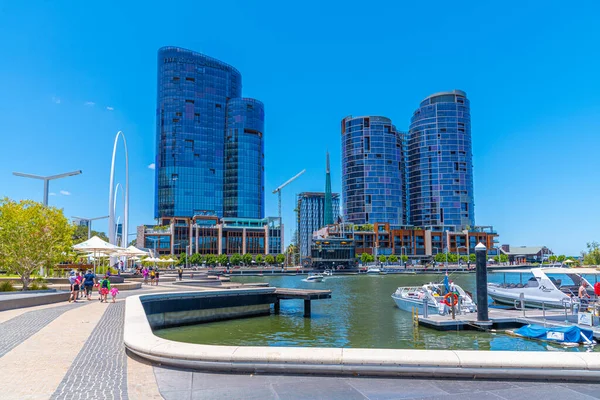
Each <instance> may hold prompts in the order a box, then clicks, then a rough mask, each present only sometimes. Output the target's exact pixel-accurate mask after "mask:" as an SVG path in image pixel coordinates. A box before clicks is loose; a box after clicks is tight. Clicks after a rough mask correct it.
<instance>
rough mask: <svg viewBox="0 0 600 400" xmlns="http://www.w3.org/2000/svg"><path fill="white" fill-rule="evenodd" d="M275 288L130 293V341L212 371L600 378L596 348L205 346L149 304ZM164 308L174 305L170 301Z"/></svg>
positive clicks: (140, 351)
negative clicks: (164, 329)
mask: <svg viewBox="0 0 600 400" xmlns="http://www.w3.org/2000/svg"><path fill="white" fill-rule="evenodd" d="M268 289H271V288H261V289H241V290H240V289H229V290H226V291H223V290H215V291H206V292H202V293H197V292H185V293H174V294H171V293H169V294H153V295H141V296H133V297H129V298H128V299H127V305H126V311H125V331H124V341H125V346H126V347H127V349H128V350H129V351H131V352H133V353H135V354H137V355H139V356H141V357H143V358H146V359H148V360H151V361H153V362H158V363H161V364H165V365H170V366H174V367H180V368H191V369H197V370H205V371H226V372H245V373H248V372H250V373H252V372H269V373H289V374H319V375H323V374H328V375H357V374H359V375H372V376H407V377H437V378H441V377H447V378H486V379H513V380H514V379H545V380H581V381H595V382H597V381H598V380H599V379H600V356H599V355H598V354H594V353H544V352H516V351H514V352H511V351H454V350H400V349H347V348H316V347H311V348H307V347H261V346H215V345H202V344H190V343H181V342H174V341H169V340H165V339H161V338H159V337H157V336H155V335H154V334H153V332H152V327H151V323H150V320H152V319H153V318H154V317H152V316H151V315H152V314H156V313H153V312H152V310H151V311H150V314H149V316H147V311H148V310H149V306H147V305H146V304H150V303H154V306H153V307H162V306H159V304H160V302H162V301H165V300H167V301H170V302H171V303H172V304H176V303H179V302H181V301H182V300H184V301H187V302H188V305H189V304H193V303H194V302H202V301H204V302H205V304H208V303H206V302H210V303H211V304H212V306H215V305H217V304H218V303H219V299H221V300H224V299H225V298H226V297H227V295H226V294H225V293H227V294H228V295H229V296H236V295H238V296H240V297H243V296H244V295H245V294H244V292H245V293H246V295H247V292H248V291H260V290H268ZM265 295H268V293H265ZM229 301H231V299H230V300H229ZM223 304H228V303H227V301H225V302H223ZM257 304H258V303H257ZM165 307H166V309H170V306H165ZM186 307H188V306H186ZM200 309H201V308H200ZM218 309H221V310H222V311H223V312H224V313H227V306H223V307H212V308H211V310H213V311H211V312H212V317H218V314H219V311H218ZM155 311H156V309H155ZM181 311H182V310H179V311H177V310H171V311H169V312H175V313H177V312H181ZM188 311H190V310H188ZM171 317H172V318H173V319H172V320H171V323H174V322H176V314H172V315H171ZM184 322H186V321H184Z"/></svg>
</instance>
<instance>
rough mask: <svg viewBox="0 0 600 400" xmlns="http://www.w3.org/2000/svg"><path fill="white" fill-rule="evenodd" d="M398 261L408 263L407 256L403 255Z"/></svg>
mask: <svg viewBox="0 0 600 400" xmlns="http://www.w3.org/2000/svg"><path fill="white" fill-rule="evenodd" d="M400 260H401V261H402V262H408V256H407V255H406V254H405V255H403V256H400Z"/></svg>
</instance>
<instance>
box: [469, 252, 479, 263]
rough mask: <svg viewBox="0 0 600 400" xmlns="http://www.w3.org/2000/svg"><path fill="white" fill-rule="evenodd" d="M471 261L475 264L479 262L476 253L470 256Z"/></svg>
mask: <svg viewBox="0 0 600 400" xmlns="http://www.w3.org/2000/svg"><path fill="white" fill-rule="evenodd" d="M469 261H470V262H472V263H474V262H476V261H477V256H476V255H475V254H474V253H471V254H469Z"/></svg>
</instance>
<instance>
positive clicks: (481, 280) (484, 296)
mask: <svg viewBox="0 0 600 400" xmlns="http://www.w3.org/2000/svg"><path fill="white" fill-rule="evenodd" d="M475 256H476V274H475V275H476V276H475V278H476V281H477V321H488V320H489V316H488V291H487V267H486V256H487V249H486V247H485V246H484V245H483V243H479V244H478V245H477V246H475Z"/></svg>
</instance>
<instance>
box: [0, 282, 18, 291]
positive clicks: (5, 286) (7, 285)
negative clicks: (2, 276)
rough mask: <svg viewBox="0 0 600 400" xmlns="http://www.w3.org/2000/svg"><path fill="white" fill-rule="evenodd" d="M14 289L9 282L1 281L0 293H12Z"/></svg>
mask: <svg viewBox="0 0 600 400" xmlns="http://www.w3.org/2000/svg"><path fill="white" fill-rule="evenodd" d="M14 291H15V287H14V286H13V285H12V283H10V281H2V282H0V292H14Z"/></svg>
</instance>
